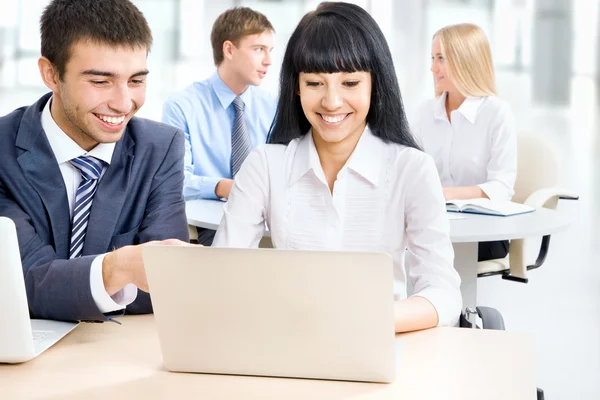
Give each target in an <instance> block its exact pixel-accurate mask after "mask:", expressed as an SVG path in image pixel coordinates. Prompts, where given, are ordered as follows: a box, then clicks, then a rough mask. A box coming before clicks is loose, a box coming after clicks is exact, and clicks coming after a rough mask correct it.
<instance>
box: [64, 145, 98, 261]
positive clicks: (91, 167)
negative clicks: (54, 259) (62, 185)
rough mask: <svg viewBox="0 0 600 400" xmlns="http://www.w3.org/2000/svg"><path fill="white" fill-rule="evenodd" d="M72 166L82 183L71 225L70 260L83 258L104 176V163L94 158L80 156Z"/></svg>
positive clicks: (74, 160)
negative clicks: (96, 197)
mask: <svg viewBox="0 0 600 400" xmlns="http://www.w3.org/2000/svg"><path fill="white" fill-rule="evenodd" d="M69 162H70V163H71V165H72V166H74V167H75V168H77V169H78V170H79V172H81V183H80V184H79V188H77V194H76V195H75V207H74V209H73V219H72V221H73V222H72V224H71V245H70V247H69V259H71V258H76V257H81V255H82V253H83V243H84V242H85V233H86V230H87V225H88V219H89V218H90V211H91V209H92V200H93V199H94V194H95V193H96V189H97V188H98V179H100V176H101V175H102V169H103V168H104V164H105V163H104V161H102V160H99V159H97V158H94V157H92V156H80V157H77V158H74V159H72V160H71V161H69Z"/></svg>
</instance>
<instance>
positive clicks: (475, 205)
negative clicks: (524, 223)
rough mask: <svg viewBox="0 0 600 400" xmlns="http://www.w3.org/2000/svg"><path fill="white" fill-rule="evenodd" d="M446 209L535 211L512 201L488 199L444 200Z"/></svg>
mask: <svg viewBox="0 0 600 400" xmlns="http://www.w3.org/2000/svg"><path fill="white" fill-rule="evenodd" d="M446 211H451V212H463V213H470V214H485V215H496V216H499V217H508V216H509V215H517V214H524V213H528V212H532V211H535V208H533V207H531V206H527V205H525V204H519V203H513V202H512V201H492V200H490V199H469V200H446Z"/></svg>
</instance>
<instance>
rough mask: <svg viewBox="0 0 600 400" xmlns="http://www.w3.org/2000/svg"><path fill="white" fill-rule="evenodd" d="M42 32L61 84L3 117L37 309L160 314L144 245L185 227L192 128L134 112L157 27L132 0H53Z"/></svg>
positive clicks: (83, 314) (4, 205)
mask: <svg viewBox="0 0 600 400" xmlns="http://www.w3.org/2000/svg"><path fill="white" fill-rule="evenodd" d="M41 34H42V57H41V58H40V59H39V62H38V66H39V70H40V73H41V76H42V79H43V80H44V83H45V84H46V85H47V86H48V87H49V88H50V89H51V90H52V93H49V94H47V95H45V96H43V97H42V98H41V99H39V100H38V101H37V102H36V103H35V104H33V105H31V106H29V107H23V108H19V109H17V110H15V111H13V112H12V113H10V114H8V115H6V116H4V117H2V118H0V159H1V160H2V162H1V163H0V216H6V217H9V218H11V219H12V220H13V221H14V222H15V224H16V226H17V233H18V238H19V247H20V251H21V260H22V264H23V272H24V276H25V283H26V287H27V296H28V301H29V309H30V313H31V315H32V316H33V317H36V318H48V319H57V320H94V321H104V320H106V319H110V318H111V317H113V316H115V315H122V314H123V312H124V311H125V307H126V311H127V312H131V313H149V312H152V306H151V303H150V297H149V295H148V293H146V292H147V291H148V287H147V286H148V285H147V282H146V276H145V272H144V265H143V260H142V256H141V247H142V246H143V244H142V243H146V242H150V241H162V243H163V244H173V245H178V244H185V242H187V240H188V230H187V223H186V217H185V203H184V201H183V197H182V187H183V156H184V137H183V133H182V132H181V131H179V130H177V129H175V128H172V127H169V126H167V125H163V124H160V123H157V122H152V121H149V120H145V119H140V118H134V117H133V115H134V114H135V113H136V112H137V110H138V109H139V108H140V107H141V106H142V105H143V104H144V100H145V92H146V75H147V74H148V70H147V68H146V58H147V54H148V51H149V50H150V46H151V44H152V34H151V32H150V28H149V27H148V24H147V22H146V20H145V19H144V16H143V15H142V14H141V12H140V11H139V10H138V9H137V8H136V7H135V6H134V5H133V4H132V3H131V2H130V1H129V0H103V1H97V0H53V1H52V2H51V3H50V4H49V5H48V6H47V8H46V9H45V10H44V13H43V15H42V18H41ZM180 240H181V241H180ZM182 241H185V242H182ZM138 288H139V289H141V290H142V291H138Z"/></svg>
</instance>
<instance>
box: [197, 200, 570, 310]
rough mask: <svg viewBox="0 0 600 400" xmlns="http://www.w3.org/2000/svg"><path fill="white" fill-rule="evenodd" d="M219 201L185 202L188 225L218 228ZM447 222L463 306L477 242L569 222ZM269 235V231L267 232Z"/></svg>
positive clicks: (473, 298)
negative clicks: (459, 280)
mask: <svg viewBox="0 0 600 400" xmlns="http://www.w3.org/2000/svg"><path fill="white" fill-rule="evenodd" d="M223 204H225V203H224V202H222V201H214V200H192V201H188V202H187V203H186V213H187V220H188V224H190V225H194V226H198V227H201V228H208V229H217V228H218V227H219V224H220V222H221V218H222V217H223ZM452 215H454V214H452ZM460 216H461V217H462V218H460V219H451V220H450V239H451V240H452V244H453V246H454V253H455V256H454V266H455V268H456V270H457V271H458V273H459V275H460V277H461V279H462V284H461V292H462V295H463V306H465V307H475V306H476V302H477V251H478V243H479V242H487V241H493V240H512V239H524V238H528V237H541V236H544V235H550V234H553V233H556V232H560V231H562V230H564V229H566V228H567V226H568V225H569V220H568V219H567V218H565V217H563V216H561V215H560V214H559V213H557V212H556V211H554V210H550V209H547V208H539V209H537V210H536V211H535V212H532V213H527V214H521V215H513V216H511V217H493V216H488V215H475V214H460ZM266 235H268V232H266Z"/></svg>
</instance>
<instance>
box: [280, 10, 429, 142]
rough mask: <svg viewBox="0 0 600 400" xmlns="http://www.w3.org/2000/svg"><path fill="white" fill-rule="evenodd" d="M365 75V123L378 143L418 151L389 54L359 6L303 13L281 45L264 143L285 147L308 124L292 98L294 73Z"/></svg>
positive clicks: (294, 95) (295, 86) (374, 25)
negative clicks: (273, 111)
mask: <svg viewBox="0 0 600 400" xmlns="http://www.w3.org/2000/svg"><path fill="white" fill-rule="evenodd" d="M357 71H362V72H370V73H371V80H372V89H371V105H370V108H369V113H368V114H367V124H369V128H370V129H371V132H373V134H374V135H375V136H377V137H379V138H380V139H382V140H383V141H384V142H386V143H388V142H393V143H399V144H402V145H405V146H408V147H414V148H417V149H418V148H419V146H418V145H417V143H416V141H415V139H414V137H413V135H412V134H411V132H410V128H409V126H408V122H407V120H406V115H405V113H404V106H403V105H402V97H401V96H400V88H399V86H398V79H397V78H396V73H395V71H394V63H393V61H392V54H391V53H390V49H389V47H388V45H387V42H386V40H385V37H384V36H383V33H382V32H381V29H379V26H378V25H377V23H376V22H375V20H374V19H373V18H372V17H371V16H370V15H369V13H367V12H366V11H365V10H364V9H362V8H361V7H359V6H357V5H354V4H349V3H343V2H325V3H321V4H319V6H318V7H317V9H316V10H315V11H312V12H309V13H308V14H306V15H305V16H304V17H303V18H302V20H301V21H300V23H299V24H298V26H297V27H296V30H294V33H292V36H291V37H290V40H289V42H288V44H287V47H286V50H285V55H284V57H283V64H282V67H281V75H280V78H279V102H278V104H277V112H276V115H275V119H274V121H273V124H272V125H271V129H270V131H269V139H268V142H269V143H277V144H288V143H289V142H290V141H292V140H293V139H296V138H299V137H301V136H303V135H305V134H306V133H307V132H308V130H309V129H310V123H309V122H308V119H307V118H306V116H305V115H304V112H303V110H302V106H301V104H300V96H299V95H298V88H299V85H298V79H299V74H300V72H306V73H335V72H357Z"/></svg>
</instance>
